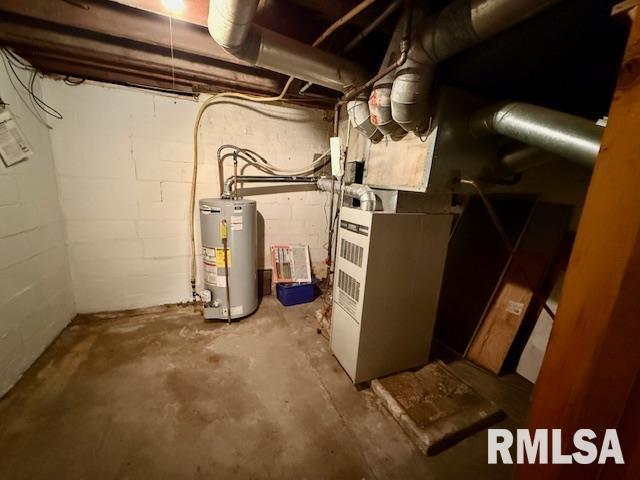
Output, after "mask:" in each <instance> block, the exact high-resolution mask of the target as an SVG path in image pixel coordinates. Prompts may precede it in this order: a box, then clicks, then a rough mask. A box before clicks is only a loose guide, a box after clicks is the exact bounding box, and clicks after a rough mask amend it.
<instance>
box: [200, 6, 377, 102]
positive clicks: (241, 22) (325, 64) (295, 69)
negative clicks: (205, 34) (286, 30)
mask: <svg viewBox="0 0 640 480" xmlns="http://www.w3.org/2000/svg"><path fill="white" fill-rule="evenodd" d="M258 2H259V0H210V1H209V17H208V27H209V34H210V35H211V36H212V37H213V39H214V40H215V41H216V42H217V43H218V44H220V46H222V47H223V48H225V49H226V50H227V51H229V52H230V53H231V54H232V55H234V56H235V57H237V58H239V59H241V60H244V61H246V62H248V63H250V64H252V65H256V66H258V67H262V68H266V69H268V70H273V71H275V72H279V73H283V74H285V75H290V76H293V77H296V78H299V79H301V80H306V81H308V82H313V83H316V84H318V85H322V86H325V87H327V88H331V89H334V90H338V91H345V90H348V89H349V88H350V87H352V86H353V85H357V84H359V83H362V82H364V81H366V75H365V72H364V70H362V68H360V67H359V66H358V65H356V64H354V63H353V62H350V61H348V60H345V59H344V58H341V57H338V56H337V55H333V54H331V53H328V52H324V51H322V50H319V49H317V48H314V47H312V46H311V45H307V44H305V43H302V42H299V41H297V40H294V39H292V38H289V37H285V36H284V35H280V34H278V33H276V32H272V31H270V30H267V29H265V28H261V27H258V26H256V25H253V23H252V22H253V17H254V15H255V12H256V9H257V7H258Z"/></svg>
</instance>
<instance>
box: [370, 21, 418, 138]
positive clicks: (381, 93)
mask: <svg viewBox="0 0 640 480" xmlns="http://www.w3.org/2000/svg"><path fill="white" fill-rule="evenodd" d="M408 14H409V12H405V14H404V15H403V16H401V17H400V19H399V20H398V23H397V24H396V28H395V30H394V32H393V35H392V37H391V41H390V42H389V47H388V48H387V51H386V53H385V55H384V58H383V60H382V64H381V66H380V72H382V71H384V70H385V69H387V68H388V67H389V66H390V65H393V64H394V63H396V61H397V59H398V58H399V57H400V55H401V53H400V45H401V42H402V37H403V35H405V33H410V26H408V25H407V18H406V17H407V15H408ZM405 29H406V30H408V32H405V31H404V30H405ZM395 75H396V72H395V70H392V71H390V72H389V73H387V74H386V75H385V76H383V77H382V78H380V79H379V80H378V81H377V82H376V83H375V84H374V85H373V89H372V90H371V95H370V96H369V112H370V116H371V123H372V124H373V125H375V126H376V127H377V128H378V130H380V131H381V132H382V134H383V135H389V136H391V138H392V139H394V140H396V139H399V138H402V137H404V135H406V132H405V131H404V130H403V129H402V128H401V127H400V126H399V125H398V124H397V123H396V122H395V121H394V120H393V115H392V113H391V86H392V85H393V80H394V78H395Z"/></svg>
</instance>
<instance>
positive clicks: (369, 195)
mask: <svg viewBox="0 0 640 480" xmlns="http://www.w3.org/2000/svg"><path fill="white" fill-rule="evenodd" d="M331 184H332V181H331V179H329V178H321V179H320V180H318V183H317V184H316V185H317V186H318V190H322V191H324V192H330V191H331ZM342 193H343V194H344V195H346V196H347V197H351V198H357V199H358V200H359V201H360V209H361V210H366V211H368V212H373V211H375V209H376V194H375V192H374V191H373V190H371V188H369V187H368V186H367V185H361V184H359V183H351V184H349V185H344V186H343V187H342Z"/></svg>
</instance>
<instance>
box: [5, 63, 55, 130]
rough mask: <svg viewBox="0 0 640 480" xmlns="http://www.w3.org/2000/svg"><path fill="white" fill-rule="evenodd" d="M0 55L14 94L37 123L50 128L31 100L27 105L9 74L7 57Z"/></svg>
mask: <svg viewBox="0 0 640 480" xmlns="http://www.w3.org/2000/svg"><path fill="white" fill-rule="evenodd" d="M1 57H2V64H3V65H4V69H5V71H6V72H7V78H8V79H9V83H11V86H12V87H13V89H14V90H15V92H16V95H18V98H19V99H20V101H21V102H22V103H23V104H24V106H25V108H26V109H27V110H29V111H30V112H31V114H32V115H33V116H34V117H35V118H36V120H38V122H39V123H41V124H42V125H44V126H45V127H46V128H48V129H51V125H49V124H48V123H47V122H46V121H45V120H44V119H43V118H42V116H41V115H40V113H39V112H38V110H37V109H36V108H35V107H34V106H33V102H31V103H32V104H31V105H29V102H27V101H26V100H25V99H24V97H23V96H22V93H20V89H19V88H18V86H17V85H16V84H15V83H14V80H13V76H12V75H11V72H10V70H9V67H8V66H7V59H6V58H5V56H4V55H1Z"/></svg>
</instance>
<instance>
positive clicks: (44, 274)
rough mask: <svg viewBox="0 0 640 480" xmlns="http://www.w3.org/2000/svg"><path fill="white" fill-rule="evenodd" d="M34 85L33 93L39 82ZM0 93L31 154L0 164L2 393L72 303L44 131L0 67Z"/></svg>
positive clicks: (67, 316) (71, 310) (70, 312)
mask: <svg viewBox="0 0 640 480" xmlns="http://www.w3.org/2000/svg"><path fill="white" fill-rule="evenodd" d="M19 73H20V74H23V73H25V72H22V71H19ZM24 80H25V81H27V80H28V79H24ZM14 82H15V80H14ZM35 87H36V88H35V90H36V93H38V94H40V81H39V80H37V81H36V84H35ZM0 95H2V98H3V100H4V101H5V102H7V103H8V104H9V105H10V110H11V112H12V114H13V116H14V118H15V119H16V121H17V122H18V124H19V125H20V128H21V130H22V131H23V133H24V135H25V136H26V137H27V138H28V140H29V143H30V145H31V147H32V149H33V150H34V152H35V153H34V155H33V156H32V157H31V158H30V159H29V160H28V161H26V162H23V163H20V164H18V165H15V166H13V167H10V168H5V166H4V165H3V164H1V163H0V396H2V395H3V394H4V393H6V392H7V391H8V390H9V388H11V386H12V385H13V384H14V383H15V382H16V381H17V380H18V379H19V378H20V376H21V375H22V373H23V372H24V371H25V370H26V369H27V368H28V367H29V366H30V365H31V364H32V363H33V362H34V361H35V359H36V358H38V356H39V355H40V354H41V353H42V352H43V351H44V349H45V348H46V347H47V346H48V345H49V343H51V341H52V340H53V339H54V338H55V337H56V335H58V333H59V332H60V331H61V330H62V329H63V328H64V327H65V326H66V325H67V324H68V323H69V321H70V320H71V319H72V318H73V317H74V316H75V305H74V296H73V290H72V283H71V274H70V271H69V264H68V257H67V251H66V246H65V231H64V225H63V217H62V214H61V211H60V206H59V203H58V190H57V186H56V177H55V172H54V165H53V155H52V151H51V141H50V138H49V131H48V129H47V128H46V127H45V126H44V125H43V124H41V123H39V121H38V120H37V119H36V117H35V116H34V115H33V114H32V113H31V112H29V110H27V108H26V107H25V105H24V103H22V101H21V100H20V99H19V97H18V96H17V94H16V92H15V90H14V89H13V87H12V86H11V84H10V82H9V79H8V77H7V75H6V72H5V70H4V69H2V68H0Z"/></svg>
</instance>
